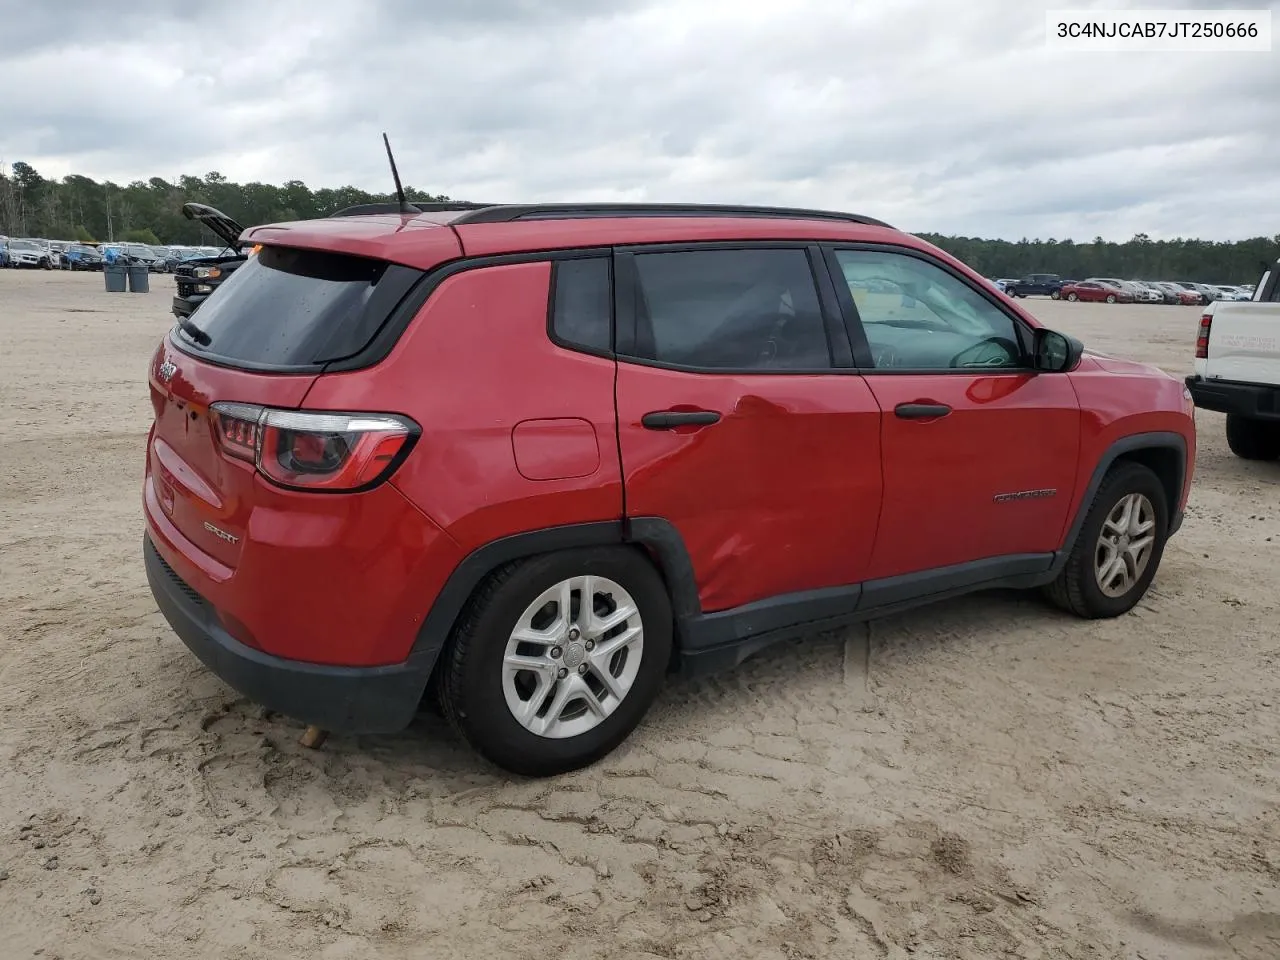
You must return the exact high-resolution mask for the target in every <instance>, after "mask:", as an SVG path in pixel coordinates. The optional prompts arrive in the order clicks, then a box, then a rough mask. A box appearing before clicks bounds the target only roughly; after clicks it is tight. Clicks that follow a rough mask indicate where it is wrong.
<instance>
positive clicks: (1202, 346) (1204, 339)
mask: <svg viewBox="0 0 1280 960" xmlns="http://www.w3.org/2000/svg"><path fill="white" fill-rule="evenodd" d="M1212 326H1213V314H1211V313H1206V314H1205V315H1204V316H1202V317H1201V318H1200V332H1199V333H1198V334H1196V359H1197V360H1208V359H1209V329H1210V328H1211V327H1212Z"/></svg>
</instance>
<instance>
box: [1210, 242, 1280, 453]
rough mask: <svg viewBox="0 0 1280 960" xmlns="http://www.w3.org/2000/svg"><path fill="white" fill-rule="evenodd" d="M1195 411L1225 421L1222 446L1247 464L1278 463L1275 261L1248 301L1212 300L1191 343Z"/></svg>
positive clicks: (1278, 286)
mask: <svg viewBox="0 0 1280 960" xmlns="http://www.w3.org/2000/svg"><path fill="white" fill-rule="evenodd" d="M1187 389H1189V390H1190V391H1191V397H1192V399H1193V400H1194V401H1195V405H1196V406H1197V407H1200V408H1201V409H1203V410H1217V411H1218V412H1219V413H1225V414H1226V415H1227V446H1229V447H1230V448H1231V452H1232V453H1234V454H1235V455H1236V456H1238V457H1243V458H1244V459H1246V460H1276V459H1280V261H1277V262H1276V263H1275V265H1273V266H1272V267H1271V269H1270V270H1268V271H1267V272H1266V273H1264V274H1263V275H1262V280H1261V281H1260V282H1259V283H1258V286H1257V287H1256V288H1255V290H1254V294H1253V299H1252V300H1249V301H1230V300H1215V301H1214V302H1213V303H1211V304H1209V305H1208V306H1207V307H1205V308H1204V314H1203V315H1202V316H1201V317H1200V330H1199V333H1198V335H1197V337H1196V360H1195V374H1194V375H1192V376H1190V377H1187Z"/></svg>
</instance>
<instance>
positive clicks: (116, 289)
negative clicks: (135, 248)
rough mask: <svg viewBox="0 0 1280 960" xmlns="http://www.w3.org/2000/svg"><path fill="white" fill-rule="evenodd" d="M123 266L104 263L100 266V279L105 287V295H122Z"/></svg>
mask: <svg viewBox="0 0 1280 960" xmlns="http://www.w3.org/2000/svg"><path fill="white" fill-rule="evenodd" d="M124 277H125V269H124V264H123V263H120V262H116V263H104V264H103V265H102V279H103V281H105V283H106V285H107V293H124Z"/></svg>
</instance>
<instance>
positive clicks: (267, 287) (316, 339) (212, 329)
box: [178, 247, 421, 368]
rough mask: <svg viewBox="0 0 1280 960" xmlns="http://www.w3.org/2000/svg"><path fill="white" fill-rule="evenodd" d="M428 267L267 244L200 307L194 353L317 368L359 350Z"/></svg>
mask: <svg viewBox="0 0 1280 960" xmlns="http://www.w3.org/2000/svg"><path fill="white" fill-rule="evenodd" d="M420 276H421V272H420V271H418V270H413V269H411V268H409V267H403V266H399V265H397V264H390V263H386V262H384V261H381V260H372V259H369V258H367V257H354V256H349V255H347V254H341V253H331V252H328V251H315V250H297V249H292V248H288V247H263V248H262V250H261V251H260V252H259V253H258V254H257V255H256V256H253V257H250V258H249V259H248V260H246V261H245V262H244V263H242V264H241V265H240V267H239V268H238V269H237V270H236V271H235V272H234V273H231V274H230V275H229V276H228V277H227V278H226V280H224V281H223V282H222V283H221V284H220V285H219V286H217V287H216V288H215V289H214V291H213V293H212V294H211V295H210V296H209V298H208V299H207V300H205V301H204V302H203V303H202V304H201V305H200V307H199V309H197V310H196V312H195V313H194V314H192V316H191V319H190V322H191V324H192V325H194V326H196V327H199V328H200V330H202V331H203V332H204V333H205V334H206V335H207V337H208V343H207V344H204V345H199V344H197V343H196V342H195V339H194V338H193V337H192V335H191V334H190V333H189V332H188V331H184V330H183V329H182V327H181V326H180V327H179V328H178V331H179V332H178V336H179V338H180V339H181V340H182V341H183V344H184V346H185V347H186V348H187V349H189V350H191V351H192V352H195V353H199V354H203V355H205V356H208V357H210V358H211V359H217V360H220V361H223V362H226V363H230V364H232V365H245V366H249V367H267V368H271V367H277V368H278V367H315V366H318V365H321V364H324V363H327V362H330V361H333V360H340V359H343V358H345V357H349V356H351V355H353V354H355V353H358V352H359V351H360V349H361V348H362V347H364V346H365V345H366V344H367V343H368V342H369V341H370V340H371V339H372V338H373V336H374V334H376V333H377V332H378V330H379V329H380V328H381V326H382V324H383V323H384V322H385V321H386V320H387V318H388V317H389V316H390V315H391V313H392V311H394V309H395V307H396V306H397V305H398V304H399V302H400V301H401V299H403V297H404V295H405V294H406V293H407V292H408V291H409V288H410V287H411V286H412V285H413V284H414V283H415V282H416V281H417V280H418V278H419V277H420Z"/></svg>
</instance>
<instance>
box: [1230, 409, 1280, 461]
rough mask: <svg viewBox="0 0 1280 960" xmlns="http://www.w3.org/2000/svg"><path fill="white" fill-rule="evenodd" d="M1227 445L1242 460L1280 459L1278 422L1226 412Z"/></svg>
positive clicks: (1279, 426)
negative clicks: (1253, 418) (1252, 418)
mask: <svg viewBox="0 0 1280 960" xmlns="http://www.w3.org/2000/svg"><path fill="white" fill-rule="evenodd" d="M1227 446H1228V447H1230V448H1231V452H1232V453H1234V454H1235V455H1236V456H1237V457H1240V458H1241V459H1242V460H1277V459H1280V422H1271V421H1267V420H1251V419H1249V418H1248V417H1242V416H1240V415H1239V414H1238V413H1229V414H1227Z"/></svg>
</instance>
